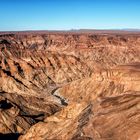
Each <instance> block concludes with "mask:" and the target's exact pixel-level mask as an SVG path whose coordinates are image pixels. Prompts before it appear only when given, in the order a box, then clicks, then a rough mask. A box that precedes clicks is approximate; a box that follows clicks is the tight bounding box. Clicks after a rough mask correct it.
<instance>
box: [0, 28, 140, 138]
mask: <svg viewBox="0 0 140 140" xmlns="http://www.w3.org/2000/svg"><path fill="white" fill-rule="evenodd" d="M6 138H7V139H10V140H11V139H14V140H16V139H18V140H139V139H140V32H127V31H126V32H116V31H114V32H93V31H92V32H45V31H44V32H9V33H8V32H5V33H0V139H6Z"/></svg>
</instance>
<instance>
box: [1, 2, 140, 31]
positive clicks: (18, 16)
mask: <svg viewBox="0 0 140 140" xmlns="http://www.w3.org/2000/svg"><path fill="white" fill-rule="evenodd" d="M122 28H139V29H140V0H0V31H12V30H13V31H17V30H69V29H122Z"/></svg>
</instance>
